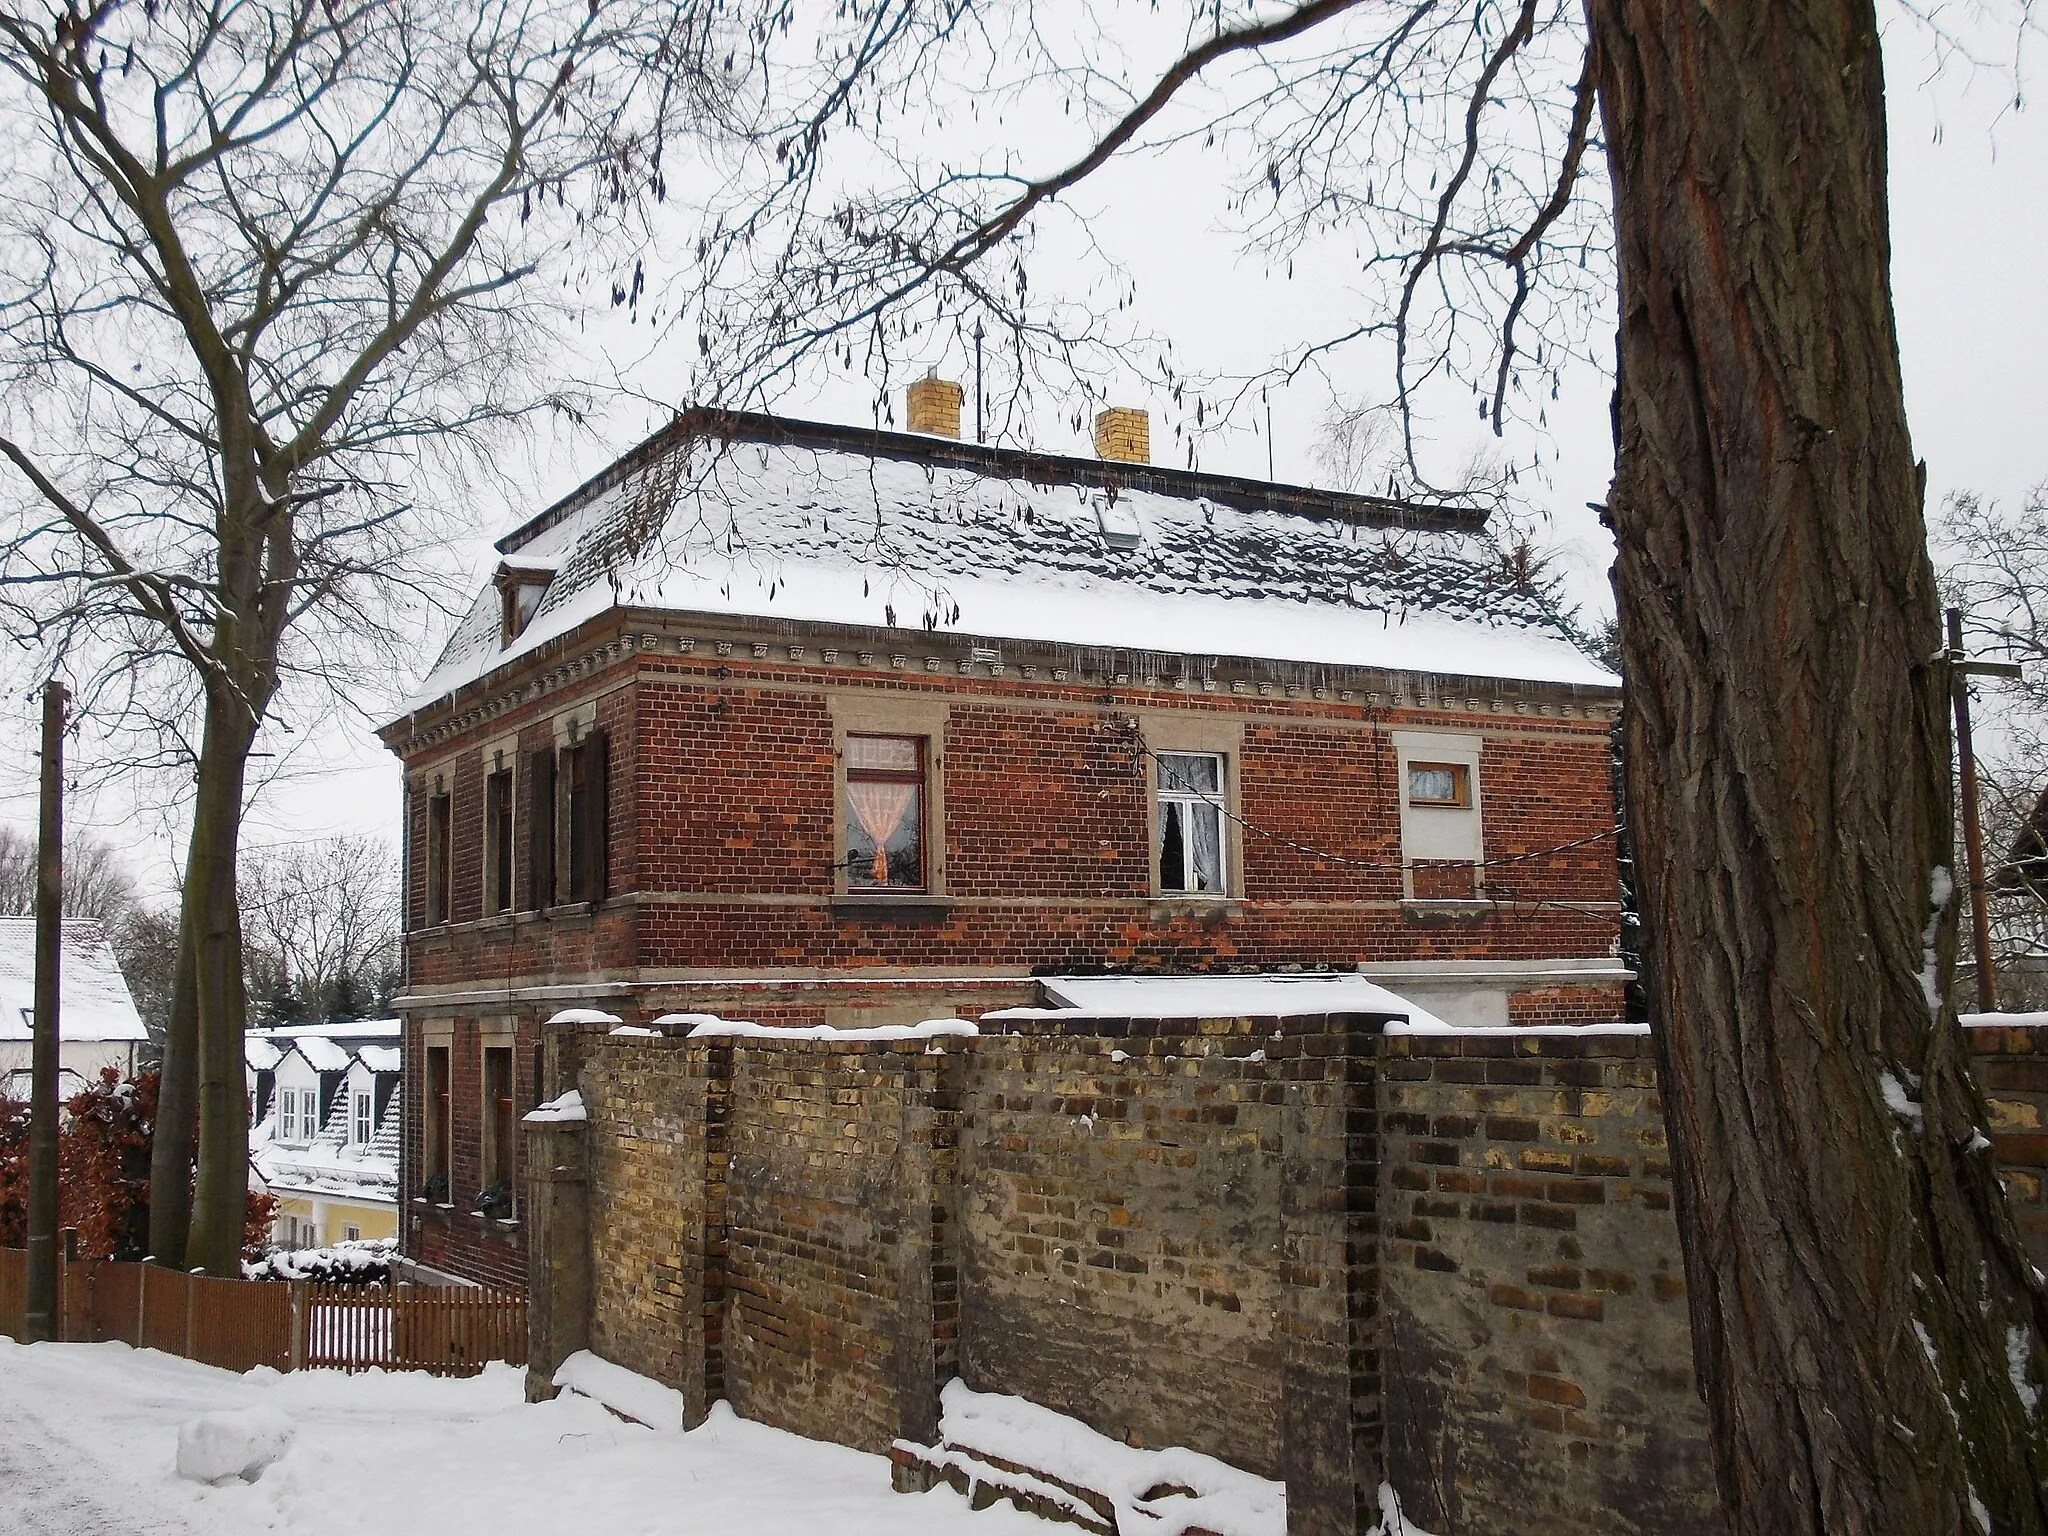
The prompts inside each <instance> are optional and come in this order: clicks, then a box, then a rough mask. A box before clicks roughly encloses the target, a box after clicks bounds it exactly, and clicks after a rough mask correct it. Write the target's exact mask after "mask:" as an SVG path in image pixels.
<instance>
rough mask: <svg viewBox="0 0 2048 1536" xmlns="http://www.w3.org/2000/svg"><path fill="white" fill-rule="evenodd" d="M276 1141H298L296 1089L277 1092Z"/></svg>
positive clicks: (297, 1098)
mask: <svg viewBox="0 0 2048 1536" xmlns="http://www.w3.org/2000/svg"><path fill="white" fill-rule="evenodd" d="M277 1139H278V1140H279V1141H297V1140H298V1139H299V1091H298V1089H296V1088H280V1089H278V1090H277ZM293 1220H294V1221H296V1220H297V1218H296V1217H294V1218H293ZM294 1230H296V1228H294Z"/></svg>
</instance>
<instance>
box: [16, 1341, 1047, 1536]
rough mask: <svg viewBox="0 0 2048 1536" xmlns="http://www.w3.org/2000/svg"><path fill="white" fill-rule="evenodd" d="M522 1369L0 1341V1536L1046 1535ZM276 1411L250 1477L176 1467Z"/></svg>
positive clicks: (873, 1471) (999, 1513)
mask: <svg viewBox="0 0 2048 1536" xmlns="http://www.w3.org/2000/svg"><path fill="white" fill-rule="evenodd" d="M524 1384H525V1372H524V1371H522V1370H518V1369H515V1368H513V1367H511V1366H493V1367H491V1368H490V1369H489V1370H488V1371H486V1372H485V1373H484V1374H483V1375H482V1376H478V1377H474V1378H471V1379H469V1380H441V1379H438V1378H435V1377H431V1376H426V1375H423V1374H418V1373H398V1374H385V1373H382V1372H371V1373H368V1374H366V1375H361V1376H353V1377H351V1376H344V1375H342V1374H341V1373H339V1372H336V1371H298V1372H293V1373H292V1374H290V1375H283V1376H281V1375H278V1374H277V1373H276V1372H274V1371H255V1372H251V1373H250V1374H248V1375H246V1376H237V1375H234V1374H232V1373H230V1372H227V1371H221V1370H215V1369H214V1368H213V1367H211V1366H204V1365H197V1364H194V1363H193V1362H191V1361H187V1360H180V1359H177V1358H175V1357H174V1356H170V1355H165V1354H159V1353H158V1352H156V1351H154V1350H133V1349H130V1348H128V1346H126V1345H125V1344H38V1345H34V1346H32V1347H30V1346H23V1345H20V1344H16V1343H14V1342H12V1341H11V1340H8V1339H5V1338H0V1424H4V1425H5V1432H4V1433H0V1531H22V1532H28V1531H35V1532H38V1533H42V1536H242V1533H244V1532H257V1531H289V1532H291V1533H292V1536H356V1533H362V1536H371V1533H375V1536H386V1533H388V1532H391V1531H404V1530H419V1531H431V1532H433V1533H434V1536H541V1533H546V1536H558V1533H559V1532H561V1531H563V1530H565V1529H576V1530H597V1531H606V1532H609V1533H612V1536H697V1533H703V1536H714V1533H716V1536H724V1533H727V1532H733V1531H744V1532H746V1533H747V1536H884V1533H888V1536H1045V1533H1046V1532H1048V1531H1050V1530H1053V1529H1055V1528H1054V1527H1051V1526H1048V1525H1046V1524H1045V1523H1044V1522H1042V1521H1040V1520H1037V1519H1034V1518H1033V1517H1031V1516H1028V1515H1024V1514H1020V1513H1018V1512H1017V1511H1015V1510H1013V1509H1010V1508H1008V1507H1006V1506H1002V1505H998V1506H996V1507H995V1508H992V1509H989V1510H985V1511H982V1512H980V1513H974V1512H971V1511H970V1510H969V1509H968V1507H967V1501H966V1500H965V1499H963V1498H962V1497H961V1496H960V1495H958V1494H956V1493H954V1492H953V1491H952V1490H951V1489H948V1488H939V1489H936V1490H934V1491H933V1492H931V1493H925V1494H899V1493H892V1492H891V1491H890V1489H889V1464H888V1462H887V1461H886V1460H885V1459H884V1458H882V1457H880V1456H871V1455H867V1454H864V1453H862V1452H859V1451H851V1450H847V1449H845V1448H844V1447H842V1446H835V1445H825V1444H822V1443H820V1442H818V1441H813V1440H804V1439H800V1438H798V1437H797V1436H795V1435H791V1434H785V1433H784V1432H782V1431H781V1430H776V1429H770V1428H768V1427H767V1426H765V1425H760V1424H751V1423H748V1422H746V1421H745V1420H743V1419H739V1418H736V1417H734V1416H733V1414H732V1413H731V1412H730V1411H729V1410H727V1409H726V1408H725V1407H723V1406H722V1405H721V1406H720V1407H719V1408H718V1409H717V1410H716V1411H715V1413H714V1415H713V1417H712V1419H711V1421H710V1422H709V1423H707V1424H706V1425H704V1426H703V1427H702V1428H700V1429H697V1430H693V1431H691V1432H690V1433H689V1434H673V1433H666V1432H661V1431H656V1430H652V1429H646V1428H643V1427H641V1426H640V1425H637V1424H628V1423H625V1422H623V1421H621V1420H620V1419H617V1418H615V1417H613V1416H612V1415H611V1414H609V1413H607V1412H606V1411H605V1410H604V1409H603V1408H601V1407H599V1406H598V1405H597V1404H596V1403H594V1402H592V1401H590V1400H589V1399H587V1398H582V1397H575V1396H568V1395H565V1396H563V1397H561V1398H558V1399H556V1400H555V1401H554V1402H551V1403H539V1404H532V1405H529V1404H527V1403H525V1402H524V1401H523V1400H522V1398H523V1392H524ZM262 1407H271V1408H275V1409H277V1410H278V1411H280V1412H282V1413H283V1414H284V1415H285V1416H286V1417H287V1418H288V1419H290V1420H291V1422H292V1424H293V1426H294V1428H295V1431H296V1432H295V1434H294V1436H293V1438H292V1442H291V1445H290V1446H289V1448H288V1449H287V1450H286V1451H285V1452H284V1454H283V1456H282V1457H280V1458H279V1460H278V1461H277V1462H276V1464H275V1465H273V1466H271V1467H270V1468H269V1469H268V1470H267V1471H265V1472H264V1473H263V1474H262V1476H261V1477H260V1478H259V1479H258V1480H257V1481H256V1482H254V1483H231V1484H229V1485H228V1486H225V1487H219V1488H213V1487H207V1486H205V1485H203V1484H199V1483H194V1482H190V1481H187V1480H185V1479H182V1478H180V1477H178V1476H177V1474H176V1472H175V1470H174V1468H175V1463H176V1459H177V1449H178V1427H179V1425H180V1424H182V1423H185V1422H187V1421H189V1420H192V1419H195V1418H197V1417H198V1416H199V1415H201V1414H203V1413H212V1412H221V1411H232V1410H245V1409H253V1408H262Z"/></svg>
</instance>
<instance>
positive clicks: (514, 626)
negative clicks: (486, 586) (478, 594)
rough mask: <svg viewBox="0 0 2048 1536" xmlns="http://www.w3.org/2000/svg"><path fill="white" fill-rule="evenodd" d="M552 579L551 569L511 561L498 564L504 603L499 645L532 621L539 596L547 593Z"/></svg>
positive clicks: (537, 606) (499, 585)
mask: <svg viewBox="0 0 2048 1536" xmlns="http://www.w3.org/2000/svg"><path fill="white" fill-rule="evenodd" d="M553 580H554V573H553V572H552V571H541V570H532V569H527V568H521V567H515V566H512V565H501V566H499V567H498V597H499V601H500V603H501V604H502V605H503V606H502V607H501V609H500V613H499V624H498V641H499V643H500V644H501V645H510V644H511V643H512V642H513V641H514V640H517V639H518V638H519V637H520V635H522V634H523V633H525V631H526V626H527V625H528V624H531V623H532V622H533V616H534V614H535V613H536V612H538V611H539V609H540V600H541V599H542V598H543V597H545V596H547V590H548V583H549V582H551V581H553Z"/></svg>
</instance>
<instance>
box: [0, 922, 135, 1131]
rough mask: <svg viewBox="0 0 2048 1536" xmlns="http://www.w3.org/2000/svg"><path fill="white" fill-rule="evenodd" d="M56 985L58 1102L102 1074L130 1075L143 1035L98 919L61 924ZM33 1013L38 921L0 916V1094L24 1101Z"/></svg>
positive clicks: (33, 1022)
mask: <svg viewBox="0 0 2048 1536" xmlns="http://www.w3.org/2000/svg"><path fill="white" fill-rule="evenodd" d="M58 986H59V988H60V989H61V990H60V993H59V1008H58V1014H57V1034H58V1040H57V1071H58V1077H59V1082H58V1088H57V1091H58V1093H59V1095H60V1096H62V1097H64V1098H69V1097H70V1096H71V1095H72V1094H74V1093H76V1092H78V1091H79V1090H80V1089H81V1088H84V1087H86V1086H87V1085H88V1084H89V1083H91V1081H92V1080H93V1079H94V1078H95V1077H97V1076H98V1075H99V1070H100V1068H101V1067H107V1066H112V1067H118V1068H119V1069H120V1071H121V1075H122V1076H123V1077H126V1076H128V1075H129V1074H131V1073H132V1072H134V1070H135V1065H136V1057H137V1054H138V1053H139V1052H140V1051H141V1050H142V1048H143V1046H145V1045H147V1044H148V1043H149V1031H148V1030H146V1029H144V1028H143V1026H142V1016H141V1015H140V1014H139V1013H137V1012H136V1011H135V999H134V998H133V997H131V996H129V994H128V983H127V981H126V980H125V979H123V977H122V975H121V966H120V963H119V962H118V961H117V960H115V959H114V947H113V945H112V944H110V943H108V942H107V932H106V929H105V928H103V927H101V926H100V923H99V920H98V919H96V918H90V917H67V918H65V919H64V944H63V949H62V966H61V969H60V971H59V973H58ZM35 1008H36V920H35V919H34V918H32V917H0V1095H4V1096H6V1097H9V1098H17V1099H26V1098H27V1097H28V1095H29V1058H30V1054H31V1052H32V1050H33V1029H34V1024H35Z"/></svg>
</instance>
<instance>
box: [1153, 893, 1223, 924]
mask: <svg viewBox="0 0 2048 1536" xmlns="http://www.w3.org/2000/svg"><path fill="white" fill-rule="evenodd" d="M1147 900H1148V903H1149V905H1150V908H1151V914H1150V915H1151V916H1152V917H1153V918H1154V919H1158V918H1163V917H1199V918H1204V919H1209V920H1212V921H1213V920H1218V919H1221V920H1225V921H1227V920H1228V919H1230V918H1233V917H1235V916H1237V914H1238V911H1239V909H1240V907H1241V906H1242V905H1243V898H1241V897H1238V896H1233V895H1231V894H1230V893H1229V892H1227V891H1214V892H1211V891H1154V892H1153V893H1152V895H1151V896H1150V897H1149V898H1147Z"/></svg>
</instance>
